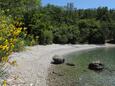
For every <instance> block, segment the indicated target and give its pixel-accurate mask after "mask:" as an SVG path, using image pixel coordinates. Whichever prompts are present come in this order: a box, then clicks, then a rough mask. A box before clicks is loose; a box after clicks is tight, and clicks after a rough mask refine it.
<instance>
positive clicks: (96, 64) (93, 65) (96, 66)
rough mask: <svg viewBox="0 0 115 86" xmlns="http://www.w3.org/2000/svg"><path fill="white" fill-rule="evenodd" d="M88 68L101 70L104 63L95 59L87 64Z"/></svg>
mask: <svg viewBox="0 0 115 86" xmlns="http://www.w3.org/2000/svg"><path fill="white" fill-rule="evenodd" d="M88 68H89V69H90V70H95V71H101V70H103V69H104V64H103V63H101V62H100V61H95V62H92V63H90V64H89V66H88Z"/></svg>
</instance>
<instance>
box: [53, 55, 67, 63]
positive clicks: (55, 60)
mask: <svg viewBox="0 0 115 86" xmlns="http://www.w3.org/2000/svg"><path fill="white" fill-rule="evenodd" d="M52 59H53V61H52V62H51V63H52V64H63V63H64V62H65V59H64V58H63V57H61V56H58V55H55V56H53V58H52Z"/></svg>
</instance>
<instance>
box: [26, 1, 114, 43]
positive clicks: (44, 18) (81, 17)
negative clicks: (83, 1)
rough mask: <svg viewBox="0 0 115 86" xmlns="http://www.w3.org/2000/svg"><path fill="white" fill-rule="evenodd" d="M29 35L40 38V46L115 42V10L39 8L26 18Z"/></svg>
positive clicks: (49, 6)
mask: <svg viewBox="0 0 115 86" xmlns="http://www.w3.org/2000/svg"><path fill="white" fill-rule="evenodd" d="M24 16H25V17H24V23H25V26H26V27H27V28H28V29H27V32H28V34H31V35H33V36H34V38H36V36H37V37H38V38H39V39H38V40H39V42H38V43H40V44H50V43H59V44H66V43H72V44H75V43H90V44H104V43H105V42H108V41H111V40H114V39H115V36H114V33H115V30H114V28H115V24H114V23H115V17H114V16H115V10H114V9H108V8H107V7H99V8H97V9H76V8H74V6H73V4H72V3H70V4H67V6H65V7H58V6H54V5H47V6H44V7H43V6H39V8H37V9H33V10H30V11H29V12H27V13H26V14H25V15H24Z"/></svg>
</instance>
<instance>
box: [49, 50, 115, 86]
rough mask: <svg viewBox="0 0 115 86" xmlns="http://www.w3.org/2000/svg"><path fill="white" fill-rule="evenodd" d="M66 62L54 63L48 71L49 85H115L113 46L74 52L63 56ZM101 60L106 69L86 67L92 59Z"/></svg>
mask: <svg viewBox="0 0 115 86" xmlns="http://www.w3.org/2000/svg"><path fill="white" fill-rule="evenodd" d="M65 58H66V62H69V63H74V64H75V65H76V66H75V67H70V66H67V65H66V64H62V65H54V66H52V67H53V70H52V71H51V72H50V73H49V78H50V80H49V86H115V48H99V49H92V50H87V51H80V52H74V53H71V54H69V55H66V56H65ZM97 60H99V61H101V62H103V63H104V65H105V67H106V69H105V70H104V71H102V72H95V71H92V70H89V69H88V64H89V63H90V62H92V61H97Z"/></svg>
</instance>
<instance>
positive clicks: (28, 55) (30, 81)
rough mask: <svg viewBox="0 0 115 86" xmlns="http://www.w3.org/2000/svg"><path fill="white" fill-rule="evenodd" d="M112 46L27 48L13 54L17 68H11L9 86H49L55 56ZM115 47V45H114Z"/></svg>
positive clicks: (12, 57) (56, 45)
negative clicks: (49, 70)
mask: <svg viewBox="0 0 115 86" xmlns="http://www.w3.org/2000/svg"><path fill="white" fill-rule="evenodd" d="M107 46H108V47H110V46H111V45H101V46H100V45H88V44H85V45H58V44H52V45H46V46H43V45H36V46H33V47H26V50H25V51H23V52H18V53H13V54H12V55H11V56H10V57H11V60H16V61H17V66H10V67H9V68H10V70H9V73H10V76H9V78H8V79H7V83H8V86H48V85H47V84H46V79H47V75H48V68H49V67H50V66H51V64H50V62H51V61H52V57H53V56H54V55H65V54H68V53H72V52H76V51H81V50H87V49H93V48H99V47H107ZM113 46H114V45H113Z"/></svg>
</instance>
